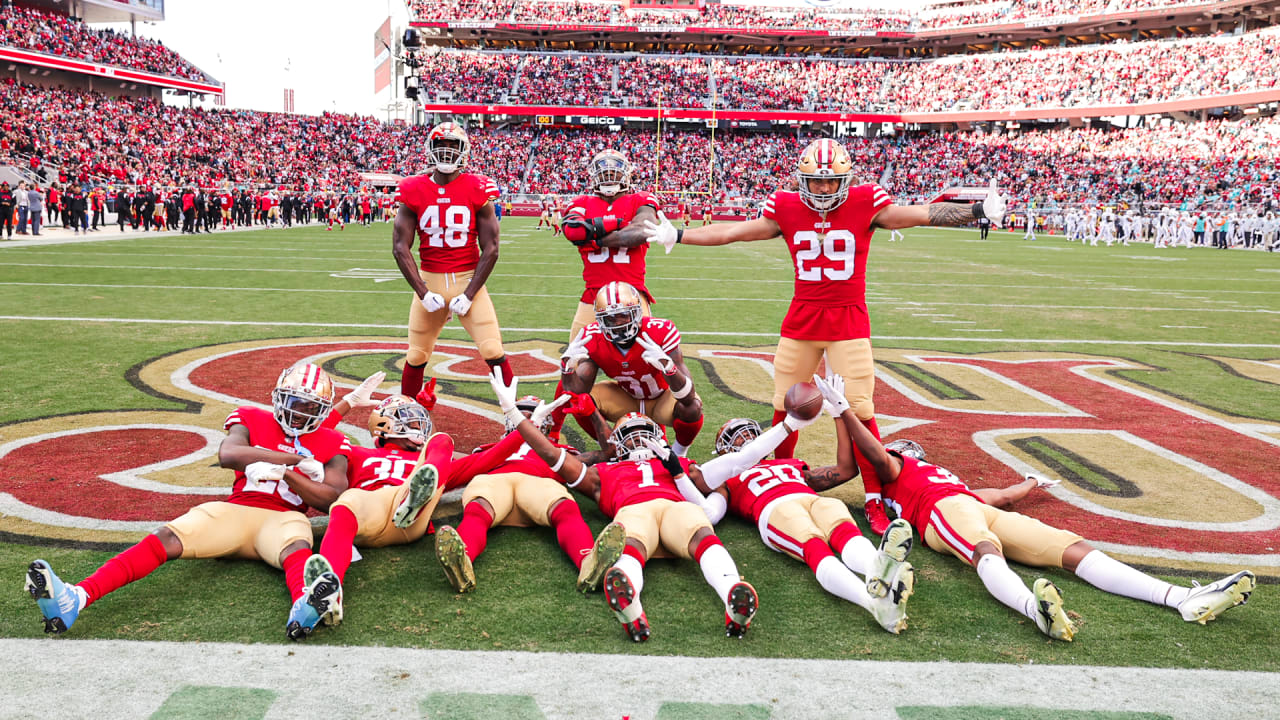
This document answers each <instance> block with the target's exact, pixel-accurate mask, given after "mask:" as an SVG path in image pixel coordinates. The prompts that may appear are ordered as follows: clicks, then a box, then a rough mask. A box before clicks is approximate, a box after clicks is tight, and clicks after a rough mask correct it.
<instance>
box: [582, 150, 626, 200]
mask: <svg viewBox="0 0 1280 720" xmlns="http://www.w3.org/2000/svg"><path fill="white" fill-rule="evenodd" d="M632 170H633V168H632V165H631V163H630V162H628V161H627V157H626V156H625V155H623V154H622V153H620V152H618V151H617V150H601V151H600V152H598V153H596V154H595V157H592V158H591V162H590V164H588V165H587V187H588V189H589V190H591V192H594V193H595V194H597V195H600V196H601V197H613V196H615V195H618V194H620V193H623V192H626V191H627V190H630V189H631V173H632Z"/></svg>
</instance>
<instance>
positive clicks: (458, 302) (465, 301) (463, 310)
mask: <svg viewBox="0 0 1280 720" xmlns="http://www.w3.org/2000/svg"><path fill="white" fill-rule="evenodd" d="M449 309H450V310H452V311H454V312H455V313H457V315H458V317H462V316H463V315H466V314H467V312H468V311H470V310H471V298H469V297H467V294H466V293H461V294H459V295H458V297H456V298H454V299H453V301H452V302H450V303H449Z"/></svg>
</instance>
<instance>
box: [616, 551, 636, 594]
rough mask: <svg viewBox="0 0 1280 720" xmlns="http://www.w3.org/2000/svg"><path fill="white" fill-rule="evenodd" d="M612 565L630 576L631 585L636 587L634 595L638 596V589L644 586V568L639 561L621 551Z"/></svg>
mask: <svg viewBox="0 0 1280 720" xmlns="http://www.w3.org/2000/svg"><path fill="white" fill-rule="evenodd" d="M613 566H614V567H616V568H618V569H619V570H621V571H622V572H624V573H626V574H627V577H628V578H631V585H632V586H633V587H635V589H636V597H640V589H641V588H643V587H644V568H643V567H642V566H641V565H640V561H639V560H636V559H635V558H633V557H631V556H630V555H628V554H626V553H623V554H622V557H620V558H618V562H616V563H614V564H613Z"/></svg>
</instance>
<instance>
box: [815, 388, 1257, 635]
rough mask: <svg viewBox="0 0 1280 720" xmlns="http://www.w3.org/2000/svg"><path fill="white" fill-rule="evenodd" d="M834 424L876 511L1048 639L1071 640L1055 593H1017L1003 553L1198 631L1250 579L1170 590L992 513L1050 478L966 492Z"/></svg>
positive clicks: (901, 451) (913, 447) (897, 450)
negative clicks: (863, 474) (868, 472)
mask: <svg viewBox="0 0 1280 720" xmlns="http://www.w3.org/2000/svg"><path fill="white" fill-rule="evenodd" d="M814 380H815V382H816V383H817V384H818V387H819V389H820V390H822V393H823V395H824V396H825V397H826V398H827V399H828V400H829V401H834V399H835V398H837V397H840V396H841V395H840V393H839V392H838V391H837V389H836V388H837V387H838V385H839V381H838V380H837V379H836V378H831V380H832V382H826V381H823V380H822V379H821V378H818V377H816V376H815V377H814ZM844 426H845V429H846V430H847V431H848V432H849V435H850V436H851V437H852V438H853V442H854V446H855V447H856V448H857V449H858V451H859V452H861V453H863V455H864V456H865V457H866V458H867V459H868V460H870V461H871V463H872V465H873V466H874V467H875V472H876V475H877V478H878V480H879V482H880V485H881V487H882V489H883V492H884V500H885V504H886V505H888V506H889V507H891V508H892V509H893V510H895V511H896V512H897V514H898V517H899V518H906V519H907V520H908V521H910V522H911V524H912V525H913V526H915V529H916V533H917V534H918V535H921V536H922V537H923V538H924V542H925V544H926V545H928V546H929V547H930V548H931V549H933V550H935V551H937V552H940V553H951V554H952V555H955V556H956V557H958V558H960V559H961V560H964V561H965V562H967V563H969V564H971V565H973V567H974V568H975V569H976V570H977V571H978V577H979V578H981V579H982V584H983V585H985V586H986V588H987V592H989V593H991V595H992V596H993V597H995V598H996V599H997V600H999V601H1000V602H1002V603H1004V604H1005V605H1007V606H1009V607H1010V608H1013V609H1014V610H1015V611H1017V612H1020V613H1022V614H1023V615H1025V616H1027V617H1028V618H1030V619H1031V620H1033V621H1034V622H1035V624H1036V627H1038V628H1039V629H1040V631H1041V632H1043V633H1044V634H1045V635H1048V636H1049V637H1051V638H1056V639H1058V640H1070V639H1071V638H1072V637H1073V636H1074V635H1075V627H1074V626H1072V624H1071V621H1070V619H1068V618H1067V613H1066V611H1065V610H1064V609H1063V607H1062V594H1061V593H1060V592H1059V591H1058V588H1057V587H1056V586H1055V585H1054V584H1053V583H1052V582H1050V581H1049V580H1047V579H1045V578H1040V579H1039V580H1036V581H1035V584H1034V585H1033V587H1032V588H1031V589H1030V590H1029V589H1027V586H1026V585H1025V584H1024V583H1023V581H1022V579H1021V578H1020V577H1018V575H1017V574H1016V573H1015V572H1013V571H1012V570H1010V569H1009V566H1008V565H1007V564H1006V563H1005V557H1006V556H1007V557H1008V558H1010V559H1012V560H1013V561H1015V562H1019V563H1022V564H1023V565H1030V566H1032V567H1060V568H1065V569H1066V570H1068V571H1070V572H1073V573H1075V574H1076V576H1077V577H1079V578H1080V579H1081V580H1084V581H1085V582H1087V583H1089V584H1090V585H1093V586H1094V587H1096V588H1098V589H1099V590H1104V591H1106V592H1109V593H1112V594H1115V595H1123V596H1125V597H1130V598H1133V599H1135V600H1143V601H1146V602H1149V603H1153V604H1155V605H1166V606H1168V607H1172V608H1177V609H1178V612H1179V613H1181V615H1182V619H1183V620H1186V621H1187V622H1198V623H1200V624H1204V623H1206V622H1208V621H1210V620H1212V619H1214V618H1216V617H1217V616H1218V615H1219V614H1221V613H1222V612H1223V611H1225V610H1228V609H1230V608H1232V607H1235V606H1236V605H1241V604H1243V603H1244V602H1245V601H1247V600H1248V599H1249V594H1250V593H1251V592H1253V588H1254V584H1255V583H1254V576H1253V573H1251V572H1249V571H1248V570H1241V571H1240V572H1237V573H1235V574H1234V575H1229V576H1227V577H1225V578H1222V579H1221V580H1217V581H1215V582H1212V583H1209V584H1208V585H1197V586H1194V587H1189V588H1187V587H1179V586H1177V585H1170V584H1169V583H1167V582H1164V581H1163V580H1158V579H1156V578H1153V577H1151V576H1150V575H1147V574H1145V573H1143V572H1140V571H1138V570H1135V569H1134V568H1131V567H1129V566H1128V565H1125V564H1124V563H1121V562H1119V561H1117V560H1115V559H1113V558H1111V557H1109V556H1107V555H1106V554H1104V553H1103V552H1101V551H1100V550H1095V549H1094V548H1093V547H1092V546H1090V545H1089V543H1087V542H1085V540H1084V539H1083V538H1081V537H1080V536H1079V535H1076V534H1075V533H1073V532H1068V531H1066V530H1060V529H1058V528H1055V527H1052V526H1050V525H1046V524H1045V523H1043V522H1040V521H1039V520H1036V519H1035V518H1030V517H1027V516H1025V515H1021V514H1019V513H1016V512H1011V511H1008V510H1004V509H1002V508H1003V507H1006V506H1008V505H1010V504H1012V503H1013V502H1016V501H1017V500H1020V499H1021V498H1023V497H1026V495H1027V493H1029V492H1030V491H1031V490H1032V489H1033V488H1035V487H1050V486H1052V485H1056V484H1057V482H1056V481H1053V480H1047V479H1042V478H1037V477H1035V476H1032V477H1030V478H1028V479H1027V480H1025V481H1023V482H1021V483H1019V484H1017V485H1014V486H1012V487H1008V488H1004V489H993V488H982V489H977V490H972V489H970V488H969V487H968V486H966V485H965V484H964V483H963V482H961V481H960V478H958V477H956V476H955V475H954V474H952V473H951V472H950V471H949V470H946V469H944V468H941V467H938V466H937V465H930V464H929V463H926V462H924V457H925V454H924V449H923V448H921V447H920V445H918V444H917V443H914V442H912V441H910V440H895V441H893V442H891V443H889V444H888V445H881V444H880V441H879V440H877V439H876V437H875V436H874V435H872V434H871V432H870V431H868V430H867V429H866V427H864V426H863V424H862V423H860V422H856V421H855V422H849V421H847V420H846V422H845V423H844ZM827 479H828V478H817V480H819V481H818V482H815V483H814V489H816V490H826V489H827V488H828V487H834V486H835V485H836V484H838V482H831V484H829V485H828V484H827V483H826V482H825V481H826V480H827Z"/></svg>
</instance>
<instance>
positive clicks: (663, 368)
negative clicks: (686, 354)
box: [636, 333, 676, 375]
mask: <svg viewBox="0 0 1280 720" xmlns="http://www.w3.org/2000/svg"><path fill="white" fill-rule="evenodd" d="M636 344H637V345H639V346H640V349H641V352H640V357H641V359H643V360H644V361H645V362H647V363H649V365H651V366H653V368H654V369H655V370H657V371H659V372H661V373H662V374H663V375H672V374H674V373H675V371H676V361H675V360H672V359H671V356H670V355H668V354H667V352H666V351H665V350H663V349H662V346H661V345H659V344H658V343H656V342H654V341H653V340H650V339H649V338H647V337H645V336H644V334H643V333H642V334H640V335H637V336H636Z"/></svg>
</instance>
